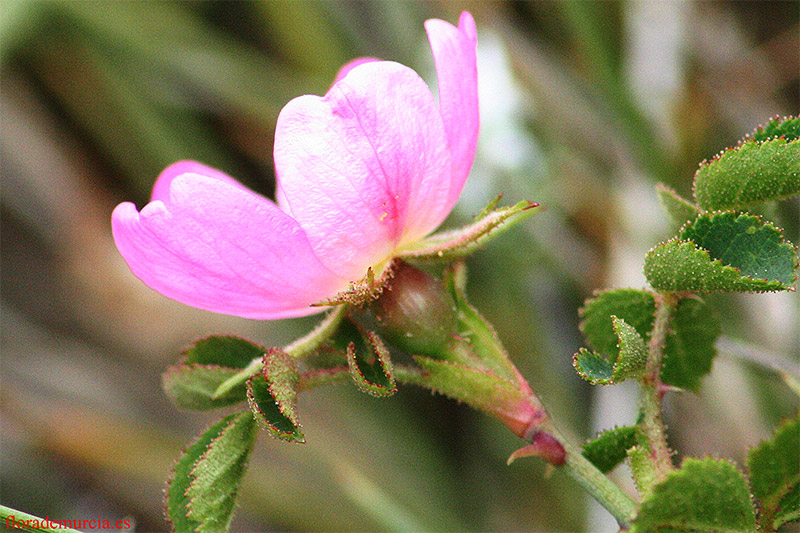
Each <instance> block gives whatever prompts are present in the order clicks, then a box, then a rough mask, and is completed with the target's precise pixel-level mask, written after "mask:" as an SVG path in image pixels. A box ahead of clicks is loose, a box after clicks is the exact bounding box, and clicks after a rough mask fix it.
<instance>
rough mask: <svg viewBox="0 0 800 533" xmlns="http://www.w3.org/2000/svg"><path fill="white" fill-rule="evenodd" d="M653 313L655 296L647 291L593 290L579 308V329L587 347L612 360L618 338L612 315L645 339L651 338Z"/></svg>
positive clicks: (617, 347) (615, 353) (616, 353)
mask: <svg viewBox="0 0 800 533" xmlns="http://www.w3.org/2000/svg"><path fill="white" fill-rule="evenodd" d="M655 312H656V304H655V298H654V297H653V294H652V293H650V292H647V291H641V290H637V289H613V290H608V291H602V292H598V293H596V294H595V295H594V296H593V297H592V298H590V299H588V300H587V301H586V303H585V304H584V306H583V308H582V309H581V310H580V318H581V322H580V328H581V331H582V332H583V335H584V336H585V337H586V342H587V343H588V344H589V347H590V348H592V349H593V350H595V351H597V352H599V353H600V354H602V355H604V356H605V357H607V358H608V360H609V361H610V362H612V363H613V362H615V361H616V360H617V357H618V356H619V339H618V337H617V335H616V333H614V327H613V323H612V319H611V317H612V316H615V317H617V318H620V319H622V320H624V321H625V322H626V323H627V324H629V325H630V326H632V327H633V328H634V329H635V330H636V332H637V333H638V334H639V335H641V336H642V338H643V339H645V341H647V339H649V338H650V331H651V330H652V329H653V320H654V315H655Z"/></svg>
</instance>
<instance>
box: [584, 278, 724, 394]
mask: <svg viewBox="0 0 800 533" xmlns="http://www.w3.org/2000/svg"><path fill="white" fill-rule="evenodd" d="M654 313H655V297H654V295H653V294H652V293H650V292H647V291H640V290H636V289H614V290H609V291H605V292H600V293H597V294H595V296H594V297H593V298H591V299H589V300H587V302H586V304H585V305H584V308H583V309H582V310H581V330H582V331H583V333H584V335H585V337H586V341H587V342H588V343H589V346H590V347H592V348H593V349H594V350H595V351H597V352H598V353H599V354H600V355H601V356H602V358H604V359H605V360H606V361H608V365H607V366H608V370H607V371H608V372H611V374H613V364H611V362H612V361H613V362H614V363H616V362H617V360H618V359H619V342H620V339H619V336H618V334H617V332H616V331H615V329H614V322H613V318H612V317H617V318H619V319H622V320H624V322H625V323H626V324H628V325H629V326H631V327H632V329H633V331H635V332H636V333H637V334H638V335H639V336H641V338H642V340H643V342H644V343H647V342H649V340H650V332H651V330H652V328H653V320H654V318H653V316H654ZM718 336H719V322H718V321H717V318H716V317H715V315H714V313H713V312H712V311H711V310H710V309H709V307H708V306H707V305H706V304H705V303H704V302H703V301H702V300H698V299H695V298H683V299H681V300H680V301H679V302H678V307H677V309H676V312H675V316H674V317H673V321H672V323H671V328H670V333H669V335H668V336H667V340H666V345H665V348H664V366H663V369H662V374H661V379H662V380H663V381H664V383H665V384H667V385H671V386H674V387H680V388H684V389H689V390H697V388H698V387H699V384H700V378H702V377H703V376H704V375H706V374H707V373H708V372H709V371H710V370H711V364H712V362H713V358H714V356H715V355H716V348H715V347H714V343H715V342H716V340H717V337H718ZM578 356H580V353H579V354H576V357H578ZM586 357H589V356H586ZM591 362H592V359H585V360H582V361H581V367H582V368H583V367H585V366H586V365H585V364H583V363H586V364H589V365H591V364H592V363H591ZM639 362H640V363H641V362H642V360H641V359H639ZM594 363H595V366H594V367H593V368H594V372H591V371H590V370H591V369H590V368H584V371H590V372H589V373H590V374H592V375H591V377H592V378H593V380H595V381H599V380H602V379H603V378H604V374H602V372H605V371H604V370H603V367H602V363H600V362H598V361H594ZM573 364H575V359H573ZM576 369H577V370H579V372H580V369H578V368H577V367H576ZM619 371H621V369H620V370H619ZM597 372H600V373H597ZM620 376H621V375H620V374H618V375H617V380H619V378H620ZM584 378H585V379H588V378H587V377H586V376H584ZM605 378H606V379H610V378H611V376H605ZM590 381H592V379H590Z"/></svg>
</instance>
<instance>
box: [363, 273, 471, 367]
mask: <svg viewBox="0 0 800 533" xmlns="http://www.w3.org/2000/svg"><path fill="white" fill-rule="evenodd" d="M371 309H372V311H373V313H374V314H375V320H376V321H377V324H378V326H379V328H380V333H381V335H382V336H383V337H384V338H385V339H387V340H388V341H390V342H391V343H393V344H395V345H396V346H398V347H399V348H402V349H403V350H405V351H407V352H409V353H411V354H415V355H431V356H440V357H441V356H443V355H444V353H445V351H446V350H447V348H448V346H449V344H450V343H451V341H452V340H453V336H454V335H455V334H456V332H457V321H456V306H455V302H454V301H453V298H452V296H451V295H450V293H449V292H448V290H447V288H446V287H445V285H444V283H442V281H441V280H440V279H437V278H435V277H433V276H431V275H430V274H427V273H425V272H423V271H421V270H419V269H416V268H414V267H412V266H411V265H409V264H407V263H404V262H400V261H398V262H397V263H396V265H395V268H394V277H393V278H392V279H391V281H389V283H388V284H387V286H386V288H385V289H384V291H383V293H382V294H381V296H380V297H379V298H378V299H377V301H375V302H374V303H373V304H372V306H371Z"/></svg>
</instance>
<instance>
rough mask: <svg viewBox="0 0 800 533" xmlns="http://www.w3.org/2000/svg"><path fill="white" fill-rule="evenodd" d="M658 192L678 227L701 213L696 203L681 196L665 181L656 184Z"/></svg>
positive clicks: (662, 203)
mask: <svg viewBox="0 0 800 533" xmlns="http://www.w3.org/2000/svg"><path fill="white" fill-rule="evenodd" d="M656 192H657V193H658V198H659V200H661V205H663V206H664V209H666V211H667V213H669V216H670V218H671V219H672V222H673V223H674V225H675V227H676V229H677V228H680V227H681V226H683V225H684V224H685V223H686V222H688V221H690V220H694V219H695V218H697V215H699V214H700V210H699V209H698V208H697V206H696V205H694V204H693V203H691V202H690V201H689V200H686V199H684V198H682V197H680V196H679V195H678V193H676V192H675V191H674V190H672V189H671V188H669V187H667V186H666V185H664V184H663V183H659V184H658V185H656Z"/></svg>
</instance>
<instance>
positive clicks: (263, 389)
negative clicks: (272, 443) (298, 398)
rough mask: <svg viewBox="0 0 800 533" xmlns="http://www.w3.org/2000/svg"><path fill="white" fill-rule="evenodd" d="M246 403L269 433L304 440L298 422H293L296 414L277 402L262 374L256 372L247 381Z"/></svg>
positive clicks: (289, 438) (291, 440)
mask: <svg viewBox="0 0 800 533" xmlns="http://www.w3.org/2000/svg"><path fill="white" fill-rule="evenodd" d="M247 403H248V404H249V405H250V410H251V411H252V412H253V414H254V415H255V419H256V422H258V425H259V426H261V427H262V428H264V429H266V430H267V431H268V432H269V434H270V435H272V436H273V437H276V438H278V439H281V440H285V441H289V442H305V437H303V433H302V432H301V431H300V424H298V423H296V422H295V421H296V420H297V416H296V414H295V413H294V410H293V409H292V410H291V411H288V409H289V406H287V404H286V403H284V404H283V405H279V404H278V401H277V400H276V399H275V397H274V396H273V393H272V391H271V390H270V384H269V382H268V381H267V380H266V379H264V376H263V375H261V374H257V375H255V376H253V377H251V378H250V379H249V380H248V381H247ZM284 411H286V412H284ZM287 413H289V414H288V415H287Z"/></svg>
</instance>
